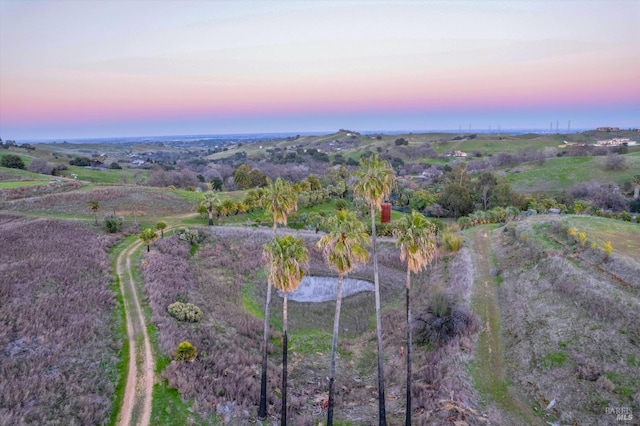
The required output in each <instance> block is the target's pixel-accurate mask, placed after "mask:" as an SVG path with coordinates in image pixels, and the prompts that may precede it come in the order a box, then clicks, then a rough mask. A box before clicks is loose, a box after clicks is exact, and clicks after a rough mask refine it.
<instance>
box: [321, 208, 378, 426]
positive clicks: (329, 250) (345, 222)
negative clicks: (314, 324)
mask: <svg viewBox="0 0 640 426" xmlns="http://www.w3.org/2000/svg"><path fill="white" fill-rule="evenodd" d="M325 225H326V227H327V228H328V230H329V231H328V233H327V234H326V235H325V236H323V237H322V238H321V239H320V241H318V247H320V248H322V250H323V254H324V258H325V260H326V262H327V265H329V267H330V268H332V269H335V270H336V271H337V272H338V290H337V291H338V294H337V296H336V312H335V316H334V319H333V341H332V346H331V369H330V370H329V406H328V413H327V425H328V426H331V425H333V409H334V389H335V383H334V382H335V374H336V354H337V351H338V333H339V326H340V308H341V306H342V282H343V279H344V276H345V275H346V274H348V273H349V271H351V270H352V269H353V268H354V267H355V266H356V264H357V263H364V262H366V261H367V259H368V257H369V252H368V251H367V248H366V245H367V244H368V243H369V237H368V236H367V233H366V229H365V226H364V224H363V223H362V222H360V221H359V220H358V218H357V217H356V214H355V213H354V212H349V211H347V210H339V211H338V212H337V213H336V215H335V216H332V217H330V218H328V219H327V221H326V222H325Z"/></svg>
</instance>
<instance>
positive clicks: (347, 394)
mask: <svg viewBox="0 0 640 426" xmlns="http://www.w3.org/2000/svg"><path fill="white" fill-rule="evenodd" d="M282 232H287V231H282ZM299 235H301V236H302V237H303V238H304V239H305V241H306V244H307V246H308V248H309V251H310V254H311V261H310V265H309V272H310V273H311V274H313V275H325V276H326V275H332V273H331V272H330V271H329V270H328V268H327V267H326V266H325V264H324V262H323V260H322V257H321V253H320V252H319V251H318V250H317V249H315V248H314V244H315V241H316V240H317V238H318V236H317V235H315V234H313V233H308V234H305V233H299ZM268 238H270V234H269V233H262V232H256V231H254V230H246V231H245V230H236V229H225V228H214V230H213V231H211V233H210V234H209V235H208V237H207V240H206V241H205V242H203V243H202V244H201V245H200V246H199V249H198V250H197V251H196V252H195V253H194V254H190V248H189V245H188V244H187V243H186V242H184V241H180V240H179V239H178V238H177V236H172V237H168V238H164V239H162V240H160V241H158V242H157V243H156V244H155V246H154V247H155V248H154V249H153V250H152V251H151V253H149V254H146V255H145V257H144V260H143V266H142V270H143V275H144V280H145V288H146V291H147V293H148V296H149V302H150V305H151V307H152V309H153V322H154V324H155V325H156V326H157V328H158V332H159V338H160V346H161V350H162V352H163V353H164V354H165V355H167V356H171V354H172V353H173V351H174V350H175V349H176V347H177V345H178V344H179V343H180V342H182V341H184V340H188V341H190V342H191V343H193V345H194V346H195V347H196V349H197V350H198V356H197V357H196V359H195V360H194V361H193V362H178V361H173V362H171V363H170V364H169V366H168V367H167V368H166V369H165V371H164V373H163V377H164V378H165V379H167V380H168V383H169V385H170V386H172V387H176V388H178V389H179V391H180V393H181V394H182V395H183V396H184V397H186V398H189V399H191V398H193V399H195V405H194V409H196V410H198V411H200V412H201V413H202V414H205V413H218V415H219V418H220V419H226V420H227V421H228V422H230V424H249V423H250V422H251V421H255V417H256V415H257V405H258V400H259V383H260V359H261V358H260V345H261V337H262V324H263V323H262V320H261V319H260V318H259V317H260V316H261V312H262V311H263V308H264V297H265V289H266V278H265V276H264V273H263V271H262V269H263V265H262V261H261V252H262V248H263V245H264V243H265V242H266V241H267V240H268ZM380 254H381V256H380V271H381V293H382V298H383V303H384V304H385V305H386V308H385V309H384V314H383V329H384V334H385V335H384V340H385V342H384V345H385V359H386V365H385V379H386V392H387V395H388V398H387V399H388V401H387V413H388V417H389V421H390V424H398V423H400V422H401V421H402V419H403V417H404V393H405V391H404V388H405V374H406V373H405V371H406V364H405V359H404V353H405V345H406V343H405V337H406V326H405V325H404V321H405V317H404V279H405V271H404V267H403V265H402V264H401V262H400V261H399V259H398V250H397V249H396V248H395V246H394V245H393V244H392V243H391V242H386V243H383V244H382V249H381V253H380ZM471 272H472V271H471V263H470V258H469V254H468V251H466V250H463V251H462V252H461V253H460V254H458V255H457V256H454V257H453V258H452V259H451V260H450V261H449V262H443V260H442V259H440V261H439V263H438V265H437V267H436V265H433V268H432V272H430V273H424V274H421V275H419V276H418V277H416V278H415V281H414V288H415V292H414V295H415V307H414V309H415V315H417V316H419V317H422V318H425V315H427V312H426V307H427V305H428V304H429V298H430V294H431V293H433V292H434V291H435V289H436V288H438V289H439V290H438V291H436V292H437V293H438V294H444V295H445V297H446V298H447V299H448V300H450V307H452V308H453V309H452V310H453V311H454V312H455V313H456V314H457V315H460V316H461V317H462V318H464V319H465V320H467V321H468V322H467V323H463V322H460V323H458V328H457V329H456V332H455V333H454V335H452V336H450V337H451V338H447V339H443V340H442V341H440V342H438V343H436V344H432V345H431V346H430V348H431V350H427V346H425V345H419V346H418V349H417V350H416V351H415V358H414V360H415V361H414V362H415V366H414V380H415V382H414V386H413V394H414V408H415V413H414V415H415V419H416V421H417V422H418V424H424V425H428V424H434V422H435V423H436V424H437V423H438V422H442V421H444V420H445V419H446V418H462V417H458V416H462V411H461V410H462V408H463V407H469V408H471V410H470V411H469V412H467V413H466V414H465V415H467V416H468V417H467V418H473V417H474V415H475V416H477V417H478V418H481V415H480V409H479V407H478V403H477V395H476V393H475V391H474V390H473V386H472V384H471V378H470V376H469V374H468V372H467V371H465V367H464V365H465V363H466V362H467V361H468V360H469V358H470V356H471V351H472V348H473V345H474V339H475V336H476V335H477V332H478V330H479V327H478V324H477V321H476V319H475V316H473V315H472V314H471V313H470V311H469V300H470V294H471V285H472V282H473V279H472V275H471ZM370 274H371V268H370V265H368V266H365V267H362V268H360V269H359V270H357V271H356V272H355V273H354V274H351V277H355V278H360V279H363V278H364V279H371V278H372V277H371V276H370ZM175 301H182V302H184V303H193V304H195V305H197V306H198V307H199V308H200V309H202V312H203V317H202V320H201V321H200V322H197V323H187V322H179V321H177V320H176V319H174V318H173V317H171V316H170V315H169V313H168V311H167V309H168V306H169V305H170V304H171V303H173V302H175ZM281 305H282V302H281V299H280V298H279V297H274V301H273V306H272V310H271V312H272V316H271V319H272V320H271V342H272V345H271V347H270V355H269V361H270V364H269V393H268V404H269V413H270V415H271V416H273V417H274V418H279V410H280V400H279V392H280V390H279V388H280V375H281V367H280V359H281V349H280V347H281V342H280V339H281V333H280V327H281V326H280V324H281V323H280V321H281ZM334 305H335V302H325V303H298V302H290V303H289V326H290V333H291V337H290V340H289V343H290V351H289V352H290V364H289V366H290V374H289V378H290V379H289V394H290V396H289V410H290V413H289V416H290V419H292V421H293V422H294V423H295V424H298V425H314V424H316V423H317V422H318V421H324V420H325V417H326V410H325V409H323V407H322V404H323V402H324V401H326V398H327V389H328V382H327V380H326V376H327V375H328V369H329V359H330V354H331V353H330V348H331V328H332V317H333V310H334ZM373 305H374V304H373V294H372V293H362V294H359V295H356V296H351V297H348V298H346V299H345V300H344V303H343V310H342V312H343V315H342V321H341V330H342V331H341V338H340V345H339V346H340V348H339V359H338V377H337V382H336V383H337V389H338V392H337V404H338V405H337V408H336V414H337V416H338V419H339V420H340V421H342V422H350V423H352V424H373V422H375V421H376V420H375V419H376V415H377V403H376V402H375V401H376V398H377V380H376V363H375V347H376V346H375V327H374V326H373V324H374V323H373V318H374V309H373ZM473 407H475V408H476V409H477V410H474V408H473ZM474 413H475V414H474Z"/></svg>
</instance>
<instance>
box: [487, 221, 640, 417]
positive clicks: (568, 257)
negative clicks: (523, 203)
mask: <svg viewBox="0 0 640 426" xmlns="http://www.w3.org/2000/svg"><path fill="white" fill-rule="evenodd" d="M550 232H553V231H550ZM555 237H557V235H555ZM493 247H494V250H495V251H496V253H497V257H498V259H499V268H500V269H501V270H502V277H503V283H502V286H501V287H500V291H499V296H500V303H501V308H502V314H503V321H504V324H506V326H505V327H504V339H505V345H506V347H507V350H506V352H505V356H506V358H507V359H508V367H509V372H510V375H511V377H512V378H513V379H514V382H515V384H516V385H517V387H518V388H519V389H520V390H522V391H524V392H526V394H527V395H528V396H529V397H531V398H532V400H534V401H536V403H537V407H536V408H537V410H538V412H539V413H544V415H545V417H549V416H554V417H555V418H557V419H559V420H560V422H561V423H562V424H572V422H573V423H577V424H603V425H604V424H615V416H611V415H607V414H606V408H607V407H609V406H611V407H633V408H634V413H635V412H636V411H637V409H638V407H639V406H640V380H639V379H638V378H639V377H640V365H639V363H638V362H637V359H638V355H637V354H638V353H639V348H640V313H639V312H640V299H639V297H638V291H637V288H634V287H632V286H629V285H621V283H620V279H613V278H612V276H611V274H610V273H606V272H604V271H601V272H598V269H597V268H593V264H592V263H590V262H585V261H584V260H582V259H581V257H580V256H575V255H574V254H573V253H572V251H569V252H568V253H567V252H566V251H565V249H564V248H563V246H560V248H556V249H548V248H547V249H543V248H542V240H540V239H539V238H537V237H536V235H535V232H534V231H533V229H532V227H531V222H522V223H518V224H512V225H508V226H507V227H504V228H502V229H501V230H499V231H497V232H496V233H495V234H494V238H493ZM600 261H604V260H602V259H601V260H600ZM635 276H637V272H636V275H635ZM554 399H555V405H554V407H552V408H550V409H549V410H548V411H545V410H544V409H545V408H546V406H547V405H548V404H549V403H550V401H552V400H554ZM541 415H542V414H541Z"/></svg>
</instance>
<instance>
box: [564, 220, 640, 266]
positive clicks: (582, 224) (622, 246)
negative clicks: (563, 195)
mask: <svg viewBox="0 0 640 426" xmlns="http://www.w3.org/2000/svg"><path fill="white" fill-rule="evenodd" d="M564 222H565V223H566V224H567V225H568V226H569V227H575V228H576V229H578V230H580V231H583V232H585V233H586V234H587V236H589V239H590V240H595V241H596V242H598V243H603V242H606V241H610V242H611V243H612V245H613V251H614V253H620V254H623V255H625V256H629V257H631V258H633V259H635V260H636V261H638V262H640V224H637V223H631V222H623V221H620V220H613V219H607V218H602V217H592V216H568V217H566V218H565V219H564Z"/></svg>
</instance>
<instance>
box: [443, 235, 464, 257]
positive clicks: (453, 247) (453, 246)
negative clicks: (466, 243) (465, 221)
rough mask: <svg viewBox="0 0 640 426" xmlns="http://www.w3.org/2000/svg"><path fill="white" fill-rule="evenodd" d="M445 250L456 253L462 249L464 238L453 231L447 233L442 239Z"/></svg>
mask: <svg viewBox="0 0 640 426" xmlns="http://www.w3.org/2000/svg"><path fill="white" fill-rule="evenodd" d="M440 240H441V242H442V244H443V245H444V248H445V249H447V250H448V251H453V252H456V251H458V250H460V249H461V248H462V238H460V236H458V235H456V234H454V233H453V232H451V231H445V232H443V233H442V237H441V238H440Z"/></svg>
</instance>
